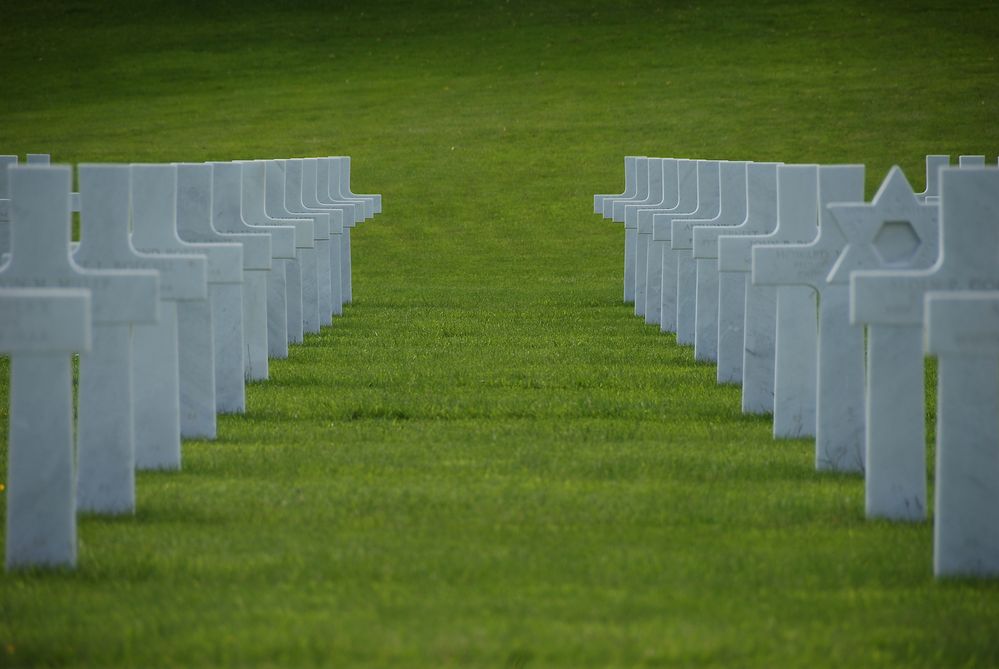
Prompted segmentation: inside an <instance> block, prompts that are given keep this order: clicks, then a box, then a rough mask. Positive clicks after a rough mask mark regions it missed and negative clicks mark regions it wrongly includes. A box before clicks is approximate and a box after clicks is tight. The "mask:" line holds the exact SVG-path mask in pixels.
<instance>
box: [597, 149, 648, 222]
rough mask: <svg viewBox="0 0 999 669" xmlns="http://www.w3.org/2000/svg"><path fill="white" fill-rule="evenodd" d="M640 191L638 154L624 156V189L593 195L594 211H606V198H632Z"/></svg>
mask: <svg viewBox="0 0 999 669" xmlns="http://www.w3.org/2000/svg"><path fill="white" fill-rule="evenodd" d="M637 193H638V156H625V157H624V190H623V191H622V192H620V193H613V194H610V193H606V194H597V195H594V196H593V213H594V214H603V213H604V199H605V198H619V197H620V198H631V197H634V196H635V195H636V194H637Z"/></svg>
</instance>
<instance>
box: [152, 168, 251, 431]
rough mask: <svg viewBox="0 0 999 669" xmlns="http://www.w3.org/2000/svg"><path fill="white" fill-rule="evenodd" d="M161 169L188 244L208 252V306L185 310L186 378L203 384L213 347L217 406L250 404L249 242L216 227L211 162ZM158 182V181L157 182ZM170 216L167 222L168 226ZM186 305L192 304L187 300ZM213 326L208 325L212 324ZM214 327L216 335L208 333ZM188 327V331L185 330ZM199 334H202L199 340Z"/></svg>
mask: <svg viewBox="0 0 999 669" xmlns="http://www.w3.org/2000/svg"><path fill="white" fill-rule="evenodd" d="M164 167H166V168H169V169H165V170H160V171H158V172H156V173H155V175H154V176H158V177H159V180H160V183H159V185H156V186H155V188H156V189H157V191H158V192H164V191H165V192H170V193H173V195H172V198H173V202H174V204H173V205H164V206H165V207H168V208H169V209H171V210H174V211H176V216H175V222H174V223H173V225H174V226H175V228H174V229H175V230H176V235H174V236H176V237H177V238H179V239H180V240H182V241H183V248H186V249H190V250H191V251H192V252H196V253H201V254H203V255H205V257H207V258H208V303H209V304H208V306H209V309H208V311H207V312H199V313H194V312H189V313H187V315H186V316H185V310H184V309H183V308H182V309H181V310H180V311H179V322H180V325H181V327H180V334H181V336H182V337H190V338H191V339H190V341H189V342H188V344H187V345H182V346H181V347H180V370H181V384H182V388H183V387H184V384H189V385H190V386H191V387H192V388H194V387H197V388H202V387H205V385H206V384H207V377H208V372H207V368H206V365H205V362H206V360H205V358H204V357H203V356H205V355H207V353H199V352H202V351H207V350H209V349H210V350H211V356H212V360H213V362H214V370H213V373H214V377H215V406H216V410H217V411H218V412H220V413H243V411H245V410H246V387H245V368H246V365H245V362H244V359H243V358H244V352H243V348H244V347H243V280H244V271H243V268H244V266H245V265H246V260H245V259H244V253H246V251H245V250H244V248H243V245H242V244H241V243H239V242H237V241H234V240H232V239H231V238H229V237H226V236H223V235H220V234H218V233H217V232H215V229H214V228H213V227H212V225H211V216H212V195H211V193H212V169H211V167H210V166H209V165H203V164H195V163H182V164H179V165H167V166H164ZM151 187H152V186H151ZM170 225H171V223H170V222H169V220H165V221H164V222H163V223H162V226H163V227H164V228H168V227H169V226H170ZM182 306H186V305H182ZM206 327H207V329H206ZM206 332H207V333H210V336H208V335H206V334H205V333H206ZM185 333H188V334H186V335H185ZM195 337H198V338H199V339H197V340H195Z"/></svg>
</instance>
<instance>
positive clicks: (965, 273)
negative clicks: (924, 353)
mask: <svg viewBox="0 0 999 669" xmlns="http://www.w3.org/2000/svg"><path fill="white" fill-rule="evenodd" d="M940 176H941V199H940V237H939V243H940V249H939V257H938V259H937V261H936V262H935V263H934V264H933V265H932V266H931V267H930V268H928V269H925V270H881V271H859V272H857V271H855V272H853V273H852V274H851V275H850V288H851V295H850V297H851V317H852V318H853V319H854V320H855V321H857V322H864V323H869V324H872V323H878V324H883V325H891V326H896V327H899V328H909V329H913V330H917V331H918V329H919V328H920V327H921V324H922V323H923V316H924V305H923V298H924V296H925V294H926V293H928V292H931V291H941V290H948V291H950V290H995V289H997V288H999V267H997V263H996V258H995V248H996V247H997V246H999V225H997V223H996V221H997V220H999V219H997V218H996V209H995V207H996V203H995V199H996V197H999V181H997V179H999V170H996V169H995V168H959V169H958V168H943V169H942V170H941V171H940ZM948 195H950V198H949V199H948V197H947V196H948ZM909 223H910V229H909V231H908V232H909V235H910V236H911V235H912V234H914V229H915V227H914V224H913V222H912V221H909ZM893 227H895V228H896V232H897V231H898V225H897V224H896V225H895V226H893ZM903 239H905V237H903ZM909 246H911V244H910V245H909ZM906 248H908V247H906ZM920 249H921V246H917V247H916V249H915V251H910V254H912V253H918V252H919V251H920ZM910 257H911V256H910ZM910 336H911V335H910ZM875 364H876V365H877V360H875ZM909 364H910V365H911V364H913V362H910V363H909ZM877 369H878V367H876V368H875V369H874V370H872V371H877ZM912 374H913V376H915V374H916V372H915V371H913V372H912ZM920 374H921V365H920ZM876 383H879V381H878V379H877V378H874V379H871V378H870V377H869V387H870V388H871V392H872V394H873V393H874V392H875V390H874V389H875V384H876ZM920 387H921V385H920ZM914 401H915V398H913V402H914ZM918 401H919V403H920V407H921V406H922V398H921V397H920V398H919V400H918ZM904 406H905V407H909V406H910V403H909V402H906V403H905V404H904ZM913 406H914V405H913ZM872 410H873V409H872ZM908 411H914V409H913V408H909V409H908ZM876 435H880V432H878V433H873V434H871V435H870V438H871V439H872V441H871V442H869V444H868V457H869V458H870V457H871V455H872V453H873V455H874V456H875V457H878V458H880V455H882V454H885V455H887V453H889V452H890V450H888V449H891V447H889V446H887V444H888V443H889V442H883V441H881V440H880V439H878V441H873V440H874V439H875V437H876ZM914 437H915V434H912V435H911V436H909V437H908V440H909V445H908V446H907V447H903V446H902V444H901V443H900V444H898V446H896V447H895V448H898V449H899V450H898V451H897V452H896V453H895V454H893V455H892V456H888V457H892V458H893V459H895V460H896V461H898V462H909V463H910V464H908V465H901V467H902V471H900V472H899V474H901V475H903V476H904V479H900V478H899V477H898V476H895V477H892V478H893V479H894V481H895V482H894V483H893V485H894V486H896V490H897V493H898V494H897V495H896V496H895V499H896V503H895V504H894V505H890V504H891V500H884V502H885V503H886V504H889V505H890V506H886V507H885V509H884V510H885V511H886V512H887V513H892V514H898V515H899V516H900V517H904V516H903V514H904V512H905V508H904V507H903V506H902V505H901V504H899V503H898V500H917V501H918V500H919V499H920V496H921V495H923V494H925V493H924V491H923V489H922V488H921V486H920V484H921V482H922V478H923V477H925V473H924V474H923V476H922V477H920V476H919V471H923V470H918V469H917V468H918V467H919V464H918V463H917V462H916V458H917V457H921V453H922V450H921V448H922V440H921V439H920V440H918V441H915V440H914ZM877 445H880V446H881V447H880V448H879V447H878V446H877ZM872 446H874V448H872ZM903 448H905V450H904V451H903V450H902V449H903ZM917 449H919V450H917ZM903 458H904V460H903ZM910 459H911V460H910ZM874 466H875V465H874V463H872V467H874ZM896 466H899V465H896ZM917 479H920V480H919V481H917ZM888 480H889V479H885V482H886V483H887V482H888ZM880 504H881V502H879V506H880ZM903 504H905V503H904V502H903ZM909 504H910V506H911V505H912V503H911V502H910V503H909ZM917 513H918V512H917ZM918 517H922V514H921V513H919V515H918ZM914 519H918V518H914Z"/></svg>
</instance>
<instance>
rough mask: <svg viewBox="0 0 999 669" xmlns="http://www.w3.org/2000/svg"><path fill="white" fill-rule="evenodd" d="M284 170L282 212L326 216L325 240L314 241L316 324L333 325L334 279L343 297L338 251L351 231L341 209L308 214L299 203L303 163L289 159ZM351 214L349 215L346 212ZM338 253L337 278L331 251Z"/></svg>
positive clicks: (300, 201) (338, 254)
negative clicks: (327, 222) (317, 302)
mask: <svg viewBox="0 0 999 669" xmlns="http://www.w3.org/2000/svg"><path fill="white" fill-rule="evenodd" d="M284 166H285V192H284V204H285V209H287V210H288V211H290V212H291V213H292V214H297V215H311V214H317V213H325V214H327V215H328V216H329V232H328V234H327V235H326V238H325V239H322V238H320V239H317V240H316V276H317V278H318V280H319V286H318V293H319V324H320V325H329V324H331V323H332V322H333V292H334V291H333V279H334V276H335V277H336V282H337V291H336V292H337V293H338V294H340V295H341V296H342V295H343V290H342V288H341V283H340V282H341V277H342V272H340V263H339V260H340V258H341V255H340V253H339V249H340V248H341V246H342V242H341V239H342V235H344V234H349V231H350V228H345V227H344V219H345V218H346V216H345V212H344V210H343V209H342V208H339V207H337V208H332V205H331V208H330V209H327V210H325V211H322V212H318V211H315V210H310V209H309V208H308V207H306V206H305V205H304V204H303V203H302V189H303V186H304V182H303V170H302V160H301V159H288V160H285V161H284ZM347 213H352V212H347ZM334 249H336V250H337V251H338V253H337V254H335V257H336V261H337V266H336V270H337V272H336V274H335V275H334V273H333V270H334V267H333V261H334V253H333V250H334Z"/></svg>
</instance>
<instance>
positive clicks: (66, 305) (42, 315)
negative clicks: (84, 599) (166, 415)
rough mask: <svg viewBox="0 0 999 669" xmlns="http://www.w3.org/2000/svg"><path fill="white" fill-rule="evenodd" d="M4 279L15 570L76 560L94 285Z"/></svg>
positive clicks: (1, 332)
mask: <svg viewBox="0 0 999 669" xmlns="http://www.w3.org/2000/svg"><path fill="white" fill-rule="evenodd" d="M33 185H34V184H28V183H26V182H23V181H22V182H21V188H19V189H18V190H19V192H21V193H24V192H25V191H29V192H28V193H27V196H28V197H31V196H32V195H33V194H32V193H30V191H31V190H32V186H33ZM23 199H25V196H21V197H20V198H19V200H23ZM20 209H21V211H22V212H23V213H22V215H21V216H18V218H21V217H22V216H23V214H28V215H30V213H33V212H32V211H31V210H32V209H33V207H32V205H31V204H29V203H25V202H23V201H22V202H21V203H20ZM26 222H27V221H26ZM29 224H30V223H29ZM67 225H68V222H67ZM67 238H68V235H67ZM66 253H68V249H66ZM60 255H64V254H60ZM4 278H5V277H4V275H3V274H0V352H3V353H6V354H9V355H10V386H9V387H10V413H9V418H10V420H9V423H8V439H7V458H8V460H7V462H8V468H7V490H6V495H7V500H6V506H7V522H6V525H7V527H6V545H5V548H6V550H5V564H6V568H7V569H8V570H11V569H16V568H18V567H33V566H54V567H58V566H67V567H73V566H75V565H76V499H75V493H74V486H73V483H74V475H73V393H72V383H73V378H72V376H73V375H72V354H73V353H76V352H81V353H82V352H86V351H87V350H89V348H90V344H91V337H90V327H91V326H90V310H91V302H90V291H89V290H87V289H82V288H7V287H3V285H2V282H3V281H4ZM42 281H43V282H44V279H42Z"/></svg>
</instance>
